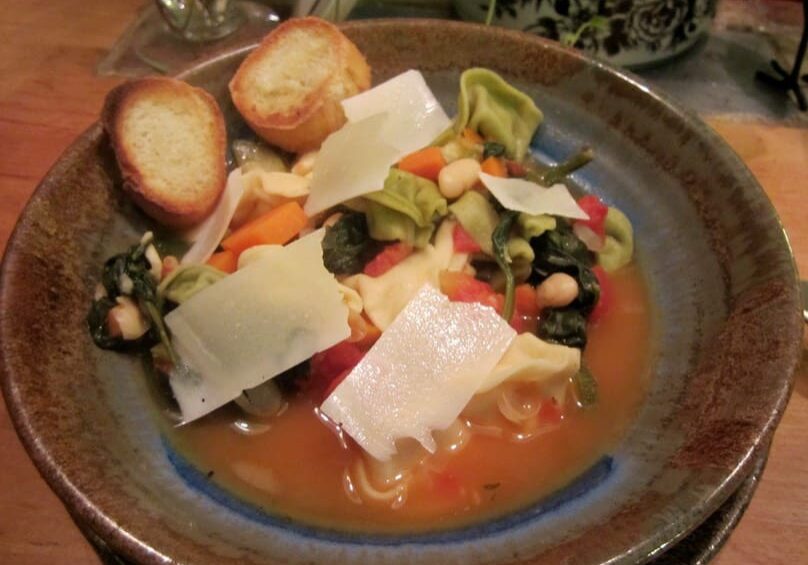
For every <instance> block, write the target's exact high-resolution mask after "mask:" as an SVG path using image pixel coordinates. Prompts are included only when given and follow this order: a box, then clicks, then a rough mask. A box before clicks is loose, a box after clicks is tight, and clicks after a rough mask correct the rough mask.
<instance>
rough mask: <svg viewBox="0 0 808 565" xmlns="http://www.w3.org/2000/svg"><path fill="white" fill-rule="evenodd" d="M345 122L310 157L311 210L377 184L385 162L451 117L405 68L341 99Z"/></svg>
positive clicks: (428, 137) (426, 140) (417, 145)
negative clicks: (376, 84)
mask: <svg viewBox="0 0 808 565" xmlns="http://www.w3.org/2000/svg"><path fill="white" fill-rule="evenodd" d="M342 107H343V109H344V110H345V115H346V116H347V118H348V123H347V124H346V125H344V126H343V127H342V128H341V129H339V130H337V131H336V132H334V133H332V134H331V135H330V136H329V137H328V139H326V140H325V142H324V143H323V145H322V147H321V148H320V153H319V154H318V155H317V160H316V161H315V163H314V170H313V176H312V179H311V187H310V189H311V194H310V196H309V198H308V200H307V201H306V205H305V207H304V209H305V211H306V214H308V215H309V216H312V215H314V214H318V213H320V212H322V211H323V210H326V209H328V208H330V207H332V206H335V205H336V204H339V203H340V202H345V201H346V200H350V199H351V198H356V197H357V196H362V195H363V194H367V193H368V192H373V191H376V190H381V188H382V186H383V185H384V179H386V178H387V172H388V170H389V169H390V167H391V166H392V165H393V164H395V163H396V162H398V161H399V160H400V159H401V158H402V157H404V156H405V155H407V154H409V153H412V152H413V151H416V150H417V149H421V148H422V147H425V146H427V145H429V144H430V143H432V141H433V140H434V139H435V138H436V137H437V136H438V135H440V134H441V133H442V132H443V131H444V130H446V129H447V128H448V127H449V126H450V125H451V121H450V120H449V118H448V117H447V116H446V112H444V111H443V108H442V107H441V105H440V103H439V102H438V101H437V99H436V98H435V95H434V94H432V91H431V90H429V87H428V86H427V84H426V81H425V80H424V77H423V76H422V75H421V73H419V72H418V71H407V72H405V73H403V74H400V75H398V76H397V77H394V78H392V79H390V80H388V81H387V82H385V83H382V84H380V85H378V86H376V87H374V88H371V89H370V90H367V91H365V92H363V93H361V94H358V95H356V96H353V97H351V98H348V99H346V100H343V101H342Z"/></svg>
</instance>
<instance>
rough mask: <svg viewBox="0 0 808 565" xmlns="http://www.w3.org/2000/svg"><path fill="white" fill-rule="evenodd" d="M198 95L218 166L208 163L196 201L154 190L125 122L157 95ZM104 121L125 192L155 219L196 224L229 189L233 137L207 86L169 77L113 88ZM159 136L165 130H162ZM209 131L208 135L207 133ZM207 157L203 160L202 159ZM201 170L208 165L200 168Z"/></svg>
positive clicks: (181, 225)
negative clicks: (227, 158)
mask: <svg viewBox="0 0 808 565" xmlns="http://www.w3.org/2000/svg"><path fill="white" fill-rule="evenodd" d="M172 95H173V96H177V97H189V96H191V97H193V98H194V99H196V100H198V101H200V102H202V103H203V104H204V107H205V108H206V110H207V112H208V116H207V117H208V118H210V120H211V123H212V125H213V132H212V135H210V137H209V139H207V142H208V143H211V144H214V145H215V148H214V152H215V154H216V155H217V159H216V162H209V163H204V166H206V167H208V168H209V169H210V171H211V174H210V175H209V177H210V178H209V182H207V183H206V184H205V186H196V187H195V188H196V190H197V192H198V195H197V197H196V198H194V199H193V200H192V201H189V200H187V199H180V198H177V197H176V195H174V194H171V193H169V192H167V191H165V190H161V189H159V188H157V187H154V186H151V185H150V184H149V182H148V179H147V178H145V175H144V173H143V171H141V170H140V169H139V168H138V166H137V165H136V159H135V149H134V148H133V147H132V145H131V142H130V140H129V139H128V138H127V132H126V131H125V129H124V125H123V119H124V116H125V115H126V112H127V110H128V109H130V108H132V107H133V106H134V105H135V104H137V103H138V101H140V100H142V99H144V98H146V97H151V96H172ZM101 122H102V124H103V126H104V129H105V130H106V132H107V135H108V137H109V140H110V143H111V145H112V148H113V150H114V152H115V157H116V160H117V162H118V166H119V168H120V171H121V176H122V179H123V185H122V186H123V190H124V191H125V192H126V193H127V194H128V195H129V197H130V198H131V199H132V200H133V201H134V202H135V203H136V204H137V205H138V206H139V207H140V208H141V209H142V210H143V211H144V212H145V213H146V214H147V215H149V216H150V217H152V218H153V219H155V220H157V221H158V222H160V223H161V224H165V225H167V226H170V227H175V228H186V227H190V226H193V225H194V224H197V223H199V222H200V221H202V220H203V219H205V218H206V217H207V216H208V215H210V213H211V212H212V211H213V209H214V208H215V207H216V204H217V202H218V200H219V198H220V196H221V194H222V192H223V191H224V187H225V183H226V181H227V169H226V163H225V150H226V144H227V133H226V128H225V123H224V117H223V116H222V112H221V110H220V109H219V105H218V104H217V103H216V100H215V99H214V98H213V96H211V95H210V94H209V93H208V92H206V91H205V90H203V89H201V88H196V87H193V86H191V85H189V84H187V83H185V82H183V81H180V80H177V79H173V78H168V77H144V78H140V79H135V80H131V81H127V82H125V83H123V84H120V85H118V86H117V87H115V88H114V89H112V90H111V91H110V92H109V94H107V97H106V99H105V102H104V107H103V110H102V112H101ZM156 133H157V134H159V132H156ZM206 133H207V132H206ZM196 158H201V156H196ZM200 166H203V165H202V164H200Z"/></svg>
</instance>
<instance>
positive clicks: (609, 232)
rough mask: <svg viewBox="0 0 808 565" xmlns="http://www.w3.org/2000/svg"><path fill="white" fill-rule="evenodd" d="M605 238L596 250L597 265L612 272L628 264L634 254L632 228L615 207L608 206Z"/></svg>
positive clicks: (624, 216)
mask: <svg viewBox="0 0 808 565" xmlns="http://www.w3.org/2000/svg"><path fill="white" fill-rule="evenodd" d="M604 228H605V229H606V239H605V241H604V244H603V248H602V249H601V250H600V252H598V265H600V266H601V267H603V268H604V269H605V270H606V271H607V272H610V273H611V272H613V271H616V270H617V269H619V268H620V267H623V266H625V265H628V264H629V263H630V262H631V257H632V256H633V255H634V230H633V229H632V227H631V222H630V221H629V219H628V218H627V217H626V215H625V214H623V212H621V211H620V210H618V209H617V208H611V207H610V208H609V211H608V213H607V214H606V221H605V223H604Z"/></svg>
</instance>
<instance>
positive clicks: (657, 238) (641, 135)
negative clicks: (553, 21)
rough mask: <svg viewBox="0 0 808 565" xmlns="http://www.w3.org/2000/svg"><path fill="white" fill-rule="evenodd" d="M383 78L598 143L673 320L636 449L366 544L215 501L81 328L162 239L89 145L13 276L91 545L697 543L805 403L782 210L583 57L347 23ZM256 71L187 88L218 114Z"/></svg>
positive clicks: (51, 423) (159, 554) (68, 169)
mask: <svg viewBox="0 0 808 565" xmlns="http://www.w3.org/2000/svg"><path fill="white" fill-rule="evenodd" d="M344 29H345V31H346V33H348V35H349V36H350V37H351V38H353V39H354V41H356V43H357V44H358V46H359V47H360V49H361V50H362V51H363V52H364V53H365V54H366V55H367V57H368V60H369V62H370V63H371V65H372V67H373V69H374V77H375V80H376V81H380V80H382V79H385V78H386V77H389V76H391V75H393V74H395V73H398V72H400V71H403V70H405V69H409V68H413V67H415V68H420V69H421V70H423V71H424V73H425V75H426V77H427V79H428V80H429V83H430V84H431V86H432V87H433V89H434V90H435V92H436V93H437V95H438V96H439V98H440V99H441V101H442V102H443V103H444V104H445V106H446V109H447V111H448V112H449V113H450V114H451V113H453V111H454V100H455V97H456V95H457V79H458V74H459V72H460V70H461V69H464V68H467V67H471V66H477V65H479V66H485V67H490V68H492V69H495V70H497V71H499V72H500V73H502V74H503V75H504V76H505V77H507V78H508V79H509V80H512V81H513V82H514V83H515V84H516V85H517V86H519V87H520V88H522V89H524V90H525V91H526V92H528V93H530V95H531V96H532V97H533V98H534V99H535V101H536V102H537V104H538V105H539V106H540V107H541V108H542V109H543V110H544V112H545V116H546V122H545V124H544V125H542V126H541V128H540V131H539V133H538V135H537V136H536V138H535V142H534V149H535V151H536V153H537V155H538V156H539V157H540V158H542V159H553V160H555V159H558V158H560V157H562V156H564V155H567V154H569V153H571V152H572V151H573V150H575V149H577V148H578V147H579V146H580V145H582V144H584V143H587V144H591V145H593V146H594V147H595V148H596V150H597V159H596V161H595V162H594V163H592V164H591V165H589V166H588V167H586V168H585V169H583V170H581V171H580V172H579V173H576V175H575V177H574V181H575V183H576V184H577V185H578V186H579V187H580V188H581V189H582V190H585V191H590V192H594V193H596V194H598V195H600V196H602V197H604V198H605V199H606V200H607V201H609V202H611V203H614V204H615V205H617V206H619V207H620V208H621V209H622V210H625V211H626V213H627V214H628V215H629V216H630V218H631V220H632V222H633V223H634V226H635V229H636V235H637V237H636V239H637V244H638V245H637V250H638V259H639V262H640V263H641V265H642V267H643V269H644V272H645V273H646V276H647V279H648V282H649V285H650V288H651V294H652V300H653V302H654V304H655V305H656V308H657V318H658V319H657V323H656V327H657V331H656V335H655V338H654V354H653V360H652V365H651V371H652V373H653V377H652V384H651V386H650V391H649V393H648V397H647V400H646V401H645V403H644V404H643V406H642V408H641V411H640V413H639V415H638V417H637V419H636V422H635V423H634V425H633V426H632V427H631V428H630V430H629V431H628V433H627V435H626V437H625V438H624V439H623V441H622V442H620V443H619V445H618V446H617V447H616V448H615V449H614V450H613V451H612V452H611V453H609V454H608V456H606V457H604V458H603V459H601V460H600V461H599V462H598V463H597V464H596V465H594V466H593V467H592V468H591V469H590V470H589V471H587V472H586V473H585V474H584V475H583V476H582V477H580V478H579V479H577V480H576V481H575V482H574V483H572V484H571V485H570V486H568V487H567V488H565V489H563V490H562V491H560V492H558V493H557V494H555V495H553V496H551V497H550V498H548V499H545V500H540V501H537V502H536V503H534V504H532V505H529V506H527V507H525V508H523V509H522V510H520V511H518V512H515V513H513V514H509V515H506V516H503V517H501V518H500V519H497V520H494V521H489V522H485V523H480V524H477V525H475V526H472V527H467V528H463V529H457V530H449V531H442V532H434V533H430V534H423V535H422V534H418V535H415V534H414V535H400V536H379V535H355V534H354V535H351V534H346V533H343V532H339V531H326V530H321V529H315V528H311V527H307V526H306V525H305V524H299V523H292V522H289V521H287V520H284V519H283V518H282V517H279V516H275V515H272V514H269V513H266V512H264V511H262V510H260V509H258V508H256V507H252V506H250V505H249V504H247V503H244V502H240V501H238V500H237V499H235V498H233V497H232V496H231V495H229V494H228V493H226V492H224V491H222V490H219V489H218V488H216V487H215V486H213V485H211V483H209V482H207V481H205V479H204V476H203V475H202V474H201V473H199V472H198V471H196V470H195V469H193V468H192V467H190V466H189V465H188V464H187V463H186V462H184V460H183V459H182V458H181V457H180V456H179V455H178V454H177V453H176V452H174V451H173V450H172V448H171V447H170V445H168V444H167V443H166V442H165V441H164V439H163V435H162V434H161V431H160V430H161V426H162V425H164V423H161V416H160V414H159V412H158V410H157V404H156V403H155V401H154V399H153V397H152V395H151V394H150V391H149V388H148V386H149V385H148V384H147V383H148V379H146V377H145V374H144V370H143V367H142V366H141V365H140V363H139V362H138V361H137V360H134V359H132V358H131V357H126V356H123V355H118V354H115V353H110V352H102V351H99V350H97V349H96V348H95V347H94V346H93V344H92V343H91V341H90V339H89V337H88V335H87V332H86V329H85V325H84V316H85V313H86V311H87V306H88V304H89V303H90V299H91V295H92V289H93V286H94V284H95V281H96V280H97V277H98V276H99V272H100V266H101V263H102V261H103V259H104V258H105V257H107V256H108V255H110V254H111V253H113V252H115V251H118V250H120V249H122V248H123V247H124V246H126V245H127V244H128V243H129V242H131V241H132V240H133V239H134V238H135V237H137V236H138V234H139V233H140V231H141V230H142V229H143V228H144V226H145V225H146V222H145V220H144V219H143V218H142V217H141V216H140V215H139V214H138V213H137V212H136V211H135V210H134V209H133V207H132V206H131V205H130V204H129V203H128V201H127V200H126V199H125V198H124V197H122V196H121V193H120V191H119V190H118V187H117V186H116V182H117V180H116V172H115V171H116V169H115V165H114V161H113V159H112V157H111V153H110V149H109V146H108V144H107V141H106V139H105V138H104V136H103V135H102V132H101V128H100V127H98V126H94V127H92V128H90V130H88V131H87V132H86V133H85V134H84V135H83V136H82V137H81V138H80V139H79V140H78V141H76V143H75V144H74V145H72V146H71V147H70V148H69V149H68V150H67V151H66V153H65V154H64V156H63V157H62V158H61V159H60V160H59V162H58V163H57V164H56V166H55V167H54V168H53V170H52V171H51V172H50V173H49V174H48V176H47V178H46V179H45V180H44V181H43V182H42V185H41V186H40V187H39V189H38V190H37V192H36V194H35V195H34V196H33V198H32V199H31V202H30V203H29V205H28V207H27V209H26V210H25V213H24V214H23V217H22V219H21V220H20V223H19V225H18V226H17V229H16V231H15V233H14V236H13V238H12V240H11V241H10V243H9V246H8V250H7V252H6V257H5V260H4V263H3V271H2V295H1V296H0V300H1V301H2V302H1V304H2V323H1V324H0V332H1V333H0V338H1V340H2V369H3V374H4V379H3V386H4V392H5V395H6V401H7V402H8V405H9V410H10V413H11V416H12V418H13V420H14V423H15V425H16V427H17V429H18V431H19V434H20V436H21V437H22V440H23V442H24V443H25V446H26V447H27V449H28V450H29V452H30V454H31V457H32V458H33V459H34V461H35V462H36V464H37V466H38V467H39V469H40V471H41V472H42V474H43V475H44V477H45V479H46V480H47V481H48V482H49V483H50V485H51V486H52V487H53V489H54V490H55V491H56V492H57V494H58V495H59V496H60V497H61V498H62V500H63V501H64V502H65V504H66V505H67V507H68V508H69V509H70V511H71V512H72V513H73V514H74V515H76V516H77V517H78V519H79V520H80V521H81V522H82V524H83V525H84V526H85V527H87V528H88V529H89V530H91V531H92V532H93V533H94V534H95V535H96V536H97V537H98V538H100V539H102V540H103V541H104V542H105V543H106V544H107V545H108V546H109V547H110V548H111V549H112V550H114V551H115V552H117V553H119V554H120V555H121V556H123V557H124V558H127V559H130V560H133V561H139V562H147V563H162V562H171V561H177V562H183V563H216V564H228V563H241V564H243V563H267V562H292V563H372V562H383V563H387V564H393V563H404V562H407V563H500V562H507V563H511V562H520V563H523V562H531V563H561V562H563V563H601V562H610V563H611V562H621V563H638V562H643V561H646V560H648V559H650V558H652V557H654V556H656V555H658V554H659V553H661V552H662V551H664V550H665V549H666V548H668V547H670V546H671V545H672V544H673V543H674V542H676V541H677V540H678V539H680V538H681V537H682V536H684V535H685V534H686V533H687V532H689V531H690V530H692V529H693V528H694V527H696V526H697V525H698V524H699V523H700V522H701V521H702V520H704V518H705V517H707V516H708V515H709V514H710V513H711V512H712V511H713V510H715V509H716V508H717V507H718V506H719V505H720V504H721V503H722V502H723V501H724V500H725V499H727V497H728V496H729V495H730V494H731V493H732V492H733V491H734V490H735V489H736V488H737V487H738V485H739V484H740V483H741V482H742V480H743V479H744V478H745V477H746V475H747V474H748V473H749V472H750V470H751V468H752V466H753V463H754V460H755V458H756V456H757V455H759V454H760V452H761V451H762V450H764V449H765V448H766V446H767V444H768V440H769V439H770V437H771V434H772V432H773V431H774V428H775V426H776V424H777V422H778V420H779V418H780V415H781V413H782V410H783V408H784V407H785V404H786V400H787V398H788V395H789V392H790V388H791V377H792V371H793V369H794V367H795V364H796V361H797V355H798V351H799V348H800V346H801V345H800V343H801V342H800V336H801V335H802V320H801V317H800V311H799V307H798V290H797V282H796V275H795V267H794V263H793V261H792V257H791V253H790V250H789V247H788V243H787V241H786V238H785V236H784V234H783V230H782V228H781V226H780V223H779V222H778V219H777V217H776V215H775V213H774V210H773V209H772V206H771V204H770V203H769V201H768V200H767V199H766V197H765V196H764V194H763V192H762V191H761V189H760V188H759V186H758V185H757V183H756V182H755V180H754V179H753V178H752V176H751V174H750V173H749V172H748V171H747V170H746V168H744V166H743V165H742V164H741V162H740V161H739V160H738V158H737V157H736V156H735V155H734V154H733V153H732V152H731V151H730V150H729V149H728V148H727V146H726V145H724V144H723V143H722V142H721V141H720V139H719V138H718V137H717V136H716V135H715V134H714V133H713V132H712V131H710V130H709V129H708V128H707V127H705V126H704V124H702V123H701V122H700V121H699V120H698V119H696V118H694V117H693V116H691V115H690V114H688V113H687V112H684V111H682V110H681V109H679V108H677V107H675V106H674V105H672V104H671V103H670V102H669V101H668V100H667V99H666V98H664V97H663V96H660V95H658V94H655V93H653V92H651V91H650V90H649V89H648V88H647V87H645V86H643V85H642V84H641V83H639V82H638V81H636V80H635V79H634V78H631V77H627V76H625V75H620V74H618V73H616V72H614V71H612V70H610V69H609V68H607V67H604V66H602V65H601V64H599V63H595V62H593V61H591V60H589V59H587V58H585V57H583V56H581V55H580V54H577V53H574V52H572V51H567V50H564V49H562V48H560V47H559V46H558V45H556V44H554V43H550V42H546V41H543V40H540V39H537V38H535V37H533V36H530V35H527V34H520V33H517V32H512V31H506V30H503V29H495V28H491V29H489V28H483V27H478V26H473V25H470V24H462V23H449V22H445V21H440V22H437V21H424V20H419V21H401V20H399V21H377V22H373V21H371V22H362V23H352V24H348V25H345V26H344ZM245 53H246V50H241V51H239V52H236V53H229V54H223V55H221V56H220V57H218V58H216V59H214V60H211V61H208V62H206V63H204V64H201V65H199V66H198V67H197V68H195V69H193V70H191V71H189V72H188V73H187V74H185V75H184V77H185V78H187V79H188V80H190V81H192V82H194V83H197V84H200V85H202V86H204V87H206V88H208V89H209V90H210V91H211V92H212V93H213V94H214V95H216V96H217V97H218V98H219V101H220V103H221V104H222V106H223V108H224V110H225V113H226V115H227V116H228V120H229V124H230V128H231V132H232V131H236V130H239V129H241V128H243V127H244V126H243V124H241V122H240V121H239V120H238V119H237V118H236V117H235V114H234V112H233V109H232V106H231V104H230V101H229V98H228V95H227V90H226V84H227V81H228V79H229V77H230V76H231V74H232V72H233V70H234V69H235V68H236V66H237V65H238V63H239V61H240V60H241V59H242V57H243V56H244V54H245Z"/></svg>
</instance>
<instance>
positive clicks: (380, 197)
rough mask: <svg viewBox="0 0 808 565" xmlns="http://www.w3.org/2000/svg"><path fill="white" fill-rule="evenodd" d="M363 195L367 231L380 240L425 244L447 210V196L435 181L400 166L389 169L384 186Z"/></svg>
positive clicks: (419, 245)
mask: <svg viewBox="0 0 808 565" xmlns="http://www.w3.org/2000/svg"><path fill="white" fill-rule="evenodd" d="M364 198H365V200H366V201H367V203H368V206H367V210H366V214H367V221H368V233H369V234H370V236H371V237H372V238H373V239H376V240H380V241H395V240H399V241H403V242H406V243H409V244H411V245H413V246H415V247H424V246H425V245H426V244H427V243H429V239H430V238H431V237H432V232H433V231H434V230H435V220H437V219H439V218H442V217H443V216H445V215H446V214H447V213H448V206H447V204H446V199H445V198H443V196H441V194H440V191H439V190H438V187H437V186H436V185H435V183H434V182H432V181H430V180H427V179H425V178H422V177H419V176H416V175H413V174H411V173H408V172H406V171H401V170H399V169H390V174H388V175H387V179H386V180H385V181H384V188H383V189H382V190H380V191H378V192H371V193H370V194H367V195H365V197H364Z"/></svg>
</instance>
